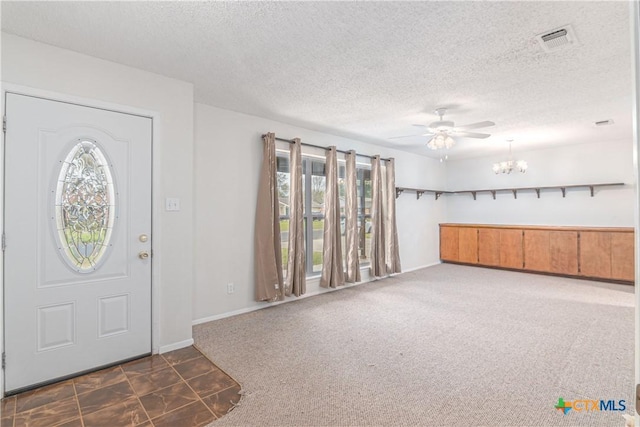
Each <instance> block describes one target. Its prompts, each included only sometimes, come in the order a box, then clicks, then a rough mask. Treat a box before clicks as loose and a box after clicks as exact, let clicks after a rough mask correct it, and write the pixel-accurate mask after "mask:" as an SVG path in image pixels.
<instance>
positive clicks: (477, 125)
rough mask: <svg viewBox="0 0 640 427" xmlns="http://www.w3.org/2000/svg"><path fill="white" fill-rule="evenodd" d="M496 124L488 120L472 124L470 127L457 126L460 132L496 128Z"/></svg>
mask: <svg viewBox="0 0 640 427" xmlns="http://www.w3.org/2000/svg"><path fill="white" fill-rule="evenodd" d="M494 125H495V123H493V122H491V121H489V120H486V121H484V122H478V123H471V124H469V125H464V126H456V130H457V129H460V130H467V129H478V128H486V127H489V126H494Z"/></svg>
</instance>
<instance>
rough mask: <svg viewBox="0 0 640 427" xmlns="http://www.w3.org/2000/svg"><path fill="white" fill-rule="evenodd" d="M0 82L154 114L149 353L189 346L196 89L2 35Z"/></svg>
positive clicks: (139, 71) (128, 68)
mask: <svg viewBox="0 0 640 427" xmlns="http://www.w3.org/2000/svg"><path fill="white" fill-rule="evenodd" d="M2 83H3V86H4V87H6V83H11V84H17V85H21V86H29V87H32V88H37V89H38V90H45V91H52V92H55V93H59V94H63V95H65V96H67V95H70V96H74V97H80V98H82V99H87V100H94V101H96V102H98V103H109V105H118V106H123V108H125V109H126V108H129V107H133V108H135V109H141V110H143V111H149V112H153V113H154V115H155V118H154V137H153V138H154V139H153V150H154V151H153V156H154V158H153V168H154V171H153V175H154V177H153V186H154V188H153V197H154V201H153V203H154V208H153V221H154V235H153V250H154V253H153V255H154V263H153V266H154V267H153V280H154V288H155V289H156V290H157V292H156V294H155V295H154V296H155V297H156V298H155V300H154V308H155V319H159V324H154V336H155V337H156V342H154V346H156V348H157V347H160V349H161V350H166V349H170V348H171V347H172V346H180V345H184V344H188V343H190V340H191V337H192V334H191V312H192V306H191V300H192V298H191V292H192V287H193V85H192V84H190V83H186V82H182V81H178V80H174V79H170V78H167V77H163V76H160V75H157V74H152V73H148V72H145V71H141V70H138V69H134V68H130V67H127V66H124V65H120V64H116V63H113V62H109V61H103V60H100V59H97V58H93V57H90V56H86V55H81V54H78V53H76V52H72V51H69V50H64V49H59V48H55V47H52V46H49V45H46V44H42V43H37V42H34V41H30V40H27V39H23V38H20V37H16V36H13V35H9V34H2ZM8 161H11V159H8ZM165 197H179V198H180V201H181V211H180V212H165V211H164V209H163V203H164V202H163V200H164V198H165Z"/></svg>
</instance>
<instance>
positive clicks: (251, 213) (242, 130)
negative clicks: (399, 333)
mask: <svg viewBox="0 0 640 427" xmlns="http://www.w3.org/2000/svg"><path fill="white" fill-rule="evenodd" d="M265 132H275V133H276V135H277V136H279V137H281V138H294V137H299V138H301V139H302V141H303V142H308V143H311V144H315V145H320V146H330V145H336V146H337V147H338V149H343V150H346V149H355V150H356V151H357V152H360V153H362V154H370V155H372V154H380V155H382V156H383V157H394V158H395V159H396V185H397V186H401V187H413V188H416V187H417V188H437V189H440V188H443V187H444V184H445V181H444V178H445V172H444V167H443V166H442V165H441V164H440V163H439V162H437V161H435V160H431V159H427V158H425V157H421V156H416V155H413V154H409V153H404V152H400V151H396V150H391V149H385V148H382V147H378V146H373V145H370V144H366V143H362V142H359V141H355V140H350V139H346V138H341V137H337V136H332V135H328V134H324V133H319V132H315V131H311V130H307V129H303V128H299V127H295V126H291V125H287V124H284V123H280V122H276V121H272V120H267V119H263V118H259V117H255V116H249V115H245V114H240V113H235V112H232V111H228V110H223V109H220V108H215V107H210V106H207V105H201V104H196V106H195V141H196V144H195V177H196V178H195V200H196V209H195V212H196V214H195V229H196V251H195V253H196V265H195V283H196V285H195V289H194V293H193V295H194V300H193V307H194V312H193V316H194V320H195V321H196V322H200V321H204V320H207V319H213V318H217V317H222V316H223V315H225V314H229V313H234V312H241V311H246V310H251V309H254V308H256V307H262V306H266V305H268V304H267V303H263V302H256V301H255V299H254V293H255V292H254V273H253V230H254V218H255V206H256V198H257V188H258V177H259V173H260V165H261V159H262V142H261V141H262V140H261V135H262V134H263V133H265ZM303 148H304V147H303ZM307 150H308V149H307ZM316 153H317V154H319V155H324V153H323V152H322V151H319V152H316ZM444 212H445V203H444V202H443V200H442V199H440V200H438V201H435V200H434V196H433V195H425V196H423V197H422V198H421V199H420V200H416V197H415V194H414V193H407V194H403V195H401V196H400V198H398V199H397V216H398V221H397V222H398V235H399V236H398V238H399V245H400V258H401V261H402V267H403V270H405V271H406V270H408V269H412V268H416V267H421V266H425V265H429V264H433V263H437V262H439V256H438V251H439V249H438V223H439V222H442V220H443V219H444ZM230 282H233V283H234V284H235V293H233V294H230V295H229V294H227V292H226V285H227V283H230ZM321 291H324V290H321V288H320V287H319V285H318V282H317V280H316V281H308V283H307V293H308V294H313V293H316V292H321ZM292 299H295V298H292Z"/></svg>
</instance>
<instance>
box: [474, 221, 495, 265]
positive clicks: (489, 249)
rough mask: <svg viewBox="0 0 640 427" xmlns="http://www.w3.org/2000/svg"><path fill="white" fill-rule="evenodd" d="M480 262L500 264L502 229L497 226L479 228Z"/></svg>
mask: <svg viewBox="0 0 640 427" xmlns="http://www.w3.org/2000/svg"><path fill="white" fill-rule="evenodd" d="M478 263H479V264H482V265H493V266H498V265H500V230H498V229H496V228H480V229H479V230H478Z"/></svg>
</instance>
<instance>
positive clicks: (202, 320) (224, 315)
mask: <svg viewBox="0 0 640 427" xmlns="http://www.w3.org/2000/svg"><path fill="white" fill-rule="evenodd" d="M439 264H442V262H441V261H437V262H434V263H431V264H426V265H422V266H419V267H414V268H410V269H408V270H404V271H403V272H401V273H398V274H394V275H393V276H400V275H402V274H404V273H409V272H411V271H415V270H420V269H423V268H427V267H433V266H435V265H439ZM367 268H368V267H367ZM382 279H384V277H369V278H367V279H365V280H363V281H361V282H358V283H349V284H346V285H345V286H340V287H339V288H328V289H324V288H323V289H319V290H317V291H313V292H309V293H308V294H304V295H301V296H299V297H298V298H295V299H286V300H284V301H277V302H270V303H267V302H265V303H263V304H262V305H256V306H253V307H245V308H241V309H239V310H233V311H227V312H225V313H221V314H215V315H213V316H207V317H202V318H200V319H196V320H194V321H192V322H191V325H192V326H196V325H200V324H202V323H208V322H213V321H214V320H220V319H226V318H227V317H233V316H238V315H240V314H246V313H251V312H252V311H257V310H262V309H263V308H268V307H273V306H276V305H280V304H286V303H289V302H294V301H300V300H301V299H304V298H310V297H314V296H317V295H322V294H326V293H328V292H335V291H341V290H342V289H347V288H352V287H354V286H360V285H363V284H365V283H369V282H375V281H377V280H382ZM191 341H193V340H191ZM188 345H190V344H188ZM185 347H186V345H185ZM172 350H174V349H172ZM167 351H171V350H167ZM160 352H161V353H163V350H162V348H161V349H160Z"/></svg>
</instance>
